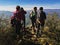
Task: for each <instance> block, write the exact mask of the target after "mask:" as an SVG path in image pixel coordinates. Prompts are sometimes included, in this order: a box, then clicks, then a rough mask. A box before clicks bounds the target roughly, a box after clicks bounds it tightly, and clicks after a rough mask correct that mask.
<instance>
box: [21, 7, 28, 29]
mask: <svg viewBox="0 0 60 45" xmlns="http://www.w3.org/2000/svg"><path fill="white" fill-rule="evenodd" d="M21 13H22V21H23V25H24V27H23V28H24V30H25V22H26V20H25V14H26V13H27V12H26V11H25V10H24V9H23V7H21Z"/></svg>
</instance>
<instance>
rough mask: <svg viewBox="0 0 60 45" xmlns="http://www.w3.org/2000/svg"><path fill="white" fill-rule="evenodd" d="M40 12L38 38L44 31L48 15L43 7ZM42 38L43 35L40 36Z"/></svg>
mask: <svg viewBox="0 0 60 45" xmlns="http://www.w3.org/2000/svg"><path fill="white" fill-rule="evenodd" d="M39 10H40V12H39V15H40V16H39V18H38V19H39V22H40V23H38V30H37V37H38V36H39V33H41V31H43V30H44V24H45V20H46V13H45V12H44V11H43V7H40V8H39ZM40 36H41V35H40Z"/></svg>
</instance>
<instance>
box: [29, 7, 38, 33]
mask: <svg viewBox="0 0 60 45" xmlns="http://www.w3.org/2000/svg"><path fill="white" fill-rule="evenodd" d="M30 19H31V23H32V28H33V30H34V32H36V30H35V27H37V24H36V19H37V7H34V10H33V11H32V12H31V13H30Z"/></svg>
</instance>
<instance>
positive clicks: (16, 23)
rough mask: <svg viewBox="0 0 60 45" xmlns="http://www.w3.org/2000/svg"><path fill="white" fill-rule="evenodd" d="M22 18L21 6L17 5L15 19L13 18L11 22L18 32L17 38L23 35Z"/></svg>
mask: <svg viewBox="0 0 60 45" xmlns="http://www.w3.org/2000/svg"><path fill="white" fill-rule="evenodd" d="M21 20H22V14H21V10H20V6H16V11H15V12H14V15H13V19H11V24H12V25H13V26H14V28H15V32H16V34H17V38H18V37H19V36H20V37H21V32H20V31H21V27H22V25H21Z"/></svg>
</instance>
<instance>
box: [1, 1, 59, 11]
mask: <svg viewBox="0 0 60 45" xmlns="http://www.w3.org/2000/svg"><path fill="white" fill-rule="evenodd" d="M17 5H20V6H21V7H23V8H24V9H25V10H32V9H33V7H34V6H36V7H38V8H39V7H44V9H60V0H50V1H49V0H1V1H0V10H6V11H12V12H13V11H15V8H16V6H17Z"/></svg>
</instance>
